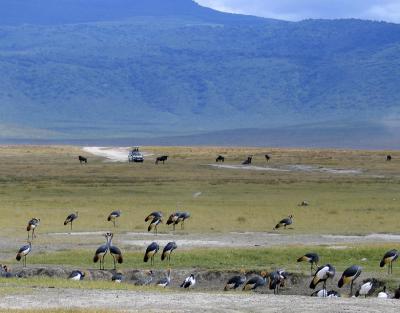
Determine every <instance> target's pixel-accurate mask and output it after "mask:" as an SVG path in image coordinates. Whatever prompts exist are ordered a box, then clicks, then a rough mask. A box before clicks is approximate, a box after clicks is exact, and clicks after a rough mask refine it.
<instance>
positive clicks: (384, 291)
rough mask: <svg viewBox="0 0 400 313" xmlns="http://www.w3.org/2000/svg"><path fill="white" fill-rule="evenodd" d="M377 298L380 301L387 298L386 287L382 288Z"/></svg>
mask: <svg viewBox="0 0 400 313" xmlns="http://www.w3.org/2000/svg"><path fill="white" fill-rule="evenodd" d="M378 298H381V299H388V298H389V295H388V293H387V292H386V286H384V287H383V290H382V291H380V292H379V293H378Z"/></svg>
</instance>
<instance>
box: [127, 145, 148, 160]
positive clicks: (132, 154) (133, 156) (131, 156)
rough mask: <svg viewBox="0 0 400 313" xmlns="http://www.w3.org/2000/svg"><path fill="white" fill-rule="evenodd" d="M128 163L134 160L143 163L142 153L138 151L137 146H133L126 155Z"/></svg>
mask: <svg viewBox="0 0 400 313" xmlns="http://www.w3.org/2000/svg"><path fill="white" fill-rule="evenodd" d="M128 160H129V163H131V162H136V163H143V161H144V157H143V154H142V153H141V152H140V151H139V147H134V148H133V149H132V151H131V152H129V155H128Z"/></svg>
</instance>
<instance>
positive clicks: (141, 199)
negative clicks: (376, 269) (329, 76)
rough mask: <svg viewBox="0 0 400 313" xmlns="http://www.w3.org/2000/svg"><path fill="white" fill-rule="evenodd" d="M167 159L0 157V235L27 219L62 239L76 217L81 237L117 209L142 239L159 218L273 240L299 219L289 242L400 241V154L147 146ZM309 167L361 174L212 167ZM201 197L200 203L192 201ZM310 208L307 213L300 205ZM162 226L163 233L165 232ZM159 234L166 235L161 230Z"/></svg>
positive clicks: (55, 150) (26, 150) (41, 153)
mask: <svg viewBox="0 0 400 313" xmlns="http://www.w3.org/2000/svg"><path fill="white" fill-rule="evenodd" d="M143 150H145V151H148V152H152V153H155V154H169V156H170V160H168V162H167V163H166V164H165V165H158V166H156V165H154V163H153V161H151V160H148V161H146V162H145V163H144V164H128V163H111V162H103V161H104V160H103V159H101V158H99V157H94V156H89V164H88V165H84V166H81V165H79V162H78V161H77V155H78V154H83V153H82V151H81V150H80V149H79V148H76V147H35V146H17V147H12V146H3V147H1V148H0V173H1V177H0V225H1V230H0V233H1V234H2V235H6V236H13V237H17V236H21V238H24V237H25V236H26V232H25V231H24V228H25V226H26V225H25V224H26V222H27V221H28V219H29V218H31V217H33V216H35V217H39V218H41V225H40V232H41V233H46V232H62V231H66V230H67V228H66V227H64V226H63V221H64V219H65V217H66V215H67V214H69V213H70V212H74V211H76V210H77V211H79V220H78V221H77V222H76V223H75V224H74V230H76V231H96V230H103V229H104V228H105V227H109V226H110V225H109V224H108V223H107V222H106V221H105V219H106V216H107V215H108V213H109V212H110V211H111V210H114V209H121V210H122V212H123V215H122V217H121V219H120V221H119V228H118V230H119V231H121V232H123V231H143V230H145V225H144V222H143V219H144V217H145V216H146V215H147V214H148V213H149V212H151V211H153V210H161V211H163V212H164V213H165V215H167V214H169V213H170V212H173V211H175V210H177V209H182V210H188V211H190V212H191V214H192V218H191V220H189V221H188V223H187V228H186V231H188V232H194V233H199V232H230V231H271V230H272V227H273V226H274V225H275V223H276V222H277V221H279V220H280V219H281V218H283V217H285V216H287V215H288V214H293V215H294V216H295V224H294V230H293V231H292V233H294V234H296V233H328V234H366V233H371V232H396V233H398V232H399V228H398V226H399V223H398V221H399V220H400V197H399V196H398V195H399V192H400V184H399V183H400V166H399V165H400V153H392V155H393V161H392V162H386V161H385V155H386V152H368V151H339V150H335V151H333V150H296V149H290V150H284V149H261V148H260V149H256V148H248V149H246V148H206V147H204V148H176V147H175V148H174V147H144V148H143ZM265 152H268V153H270V154H271V155H272V160H271V162H270V163H269V164H268V165H269V166H271V167H277V168H287V166H290V165H299V164H300V165H310V166H314V167H316V168H318V167H326V168H334V169H358V170H361V171H362V173H361V174H359V175H353V174H332V173H326V172H325V173H321V172H302V171H293V172H277V171H247V170H237V169H221V168H213V167H210V166H208V165H207V164H212V163H214V162H215V156H216V155H217V154H220V153H221V154H223V155H225V156H226V157H227V161H226V162H225V164H239V163H240V161H242V160H243V159H245V158H246V156H247V155H249V154H253V155H255V158H254V163H255V165H260V166H265V165H266V162H265V159H264V157H263V154H264V153H265ZM198 192H201V195H200V196H198V197H194V196H193V195H194V194H195V193H198ZM305 199H307V200H308V201H309V202H310V206H308V207H300V206H298V204H299V203H300V202H301V201H302V200H305ZM164 227H165V226H164ZM160 230H161V231H163V226H161V227H160Z"/></svg>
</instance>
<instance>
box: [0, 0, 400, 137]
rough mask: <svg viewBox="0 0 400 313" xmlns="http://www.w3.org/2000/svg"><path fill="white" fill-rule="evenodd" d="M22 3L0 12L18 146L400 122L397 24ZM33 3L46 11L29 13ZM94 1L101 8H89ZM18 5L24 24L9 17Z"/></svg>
mask: <svg viewBox="0 0 400 313" xmlns="http://www.w3.org/2000/svg"><path fill="white" fill-rule="evenodd" d="M22 2H23V1H22ZM22 2H16V3H17V4H15V1H3V2H2V4H1V5H0V12H3V13H0V17H1V18H0V21H1V22H0V71H1V73H2V75H1V77H0V104H1V105H0V124H3V127H9V126H10V125H11V126H12V127H13V129H15V128H16V129H17V128H19V127H23V128H33V129H36V131H32V132H26V131H15V133H14V137H30V138H84V137H88V138H93V137H127V136H132V135H133V134H134V135H135V136H139V137H140V136H149V135H160V134H161V135H163V134H168V135H173V134H186V133H195V132H198V131H205V130H207V131H212V130H222V129H234V128H246V127H257V128H269V127H282V126H286V125H297V124H301V123H309V122H312V123H315V122H324V121H327V120H329V121H330V122H329V124H330V125H334V124H335V122H336V121H337V120H342V119H346V120H349V121H350V122H352V121H355V120H356V121H374V122H380V121H384V120H387V119H393V118H394V119H396V118H397V114H398V99H399V93H400V90H399V88H398V86H399V84H400V78H399V76H398V75H397V73H398V70H399V64H400V57H399V56H400V53H399V52H400V51H399V50H400V25H396V24H388V23H383V22H381V23H379V22H369V21H361V20H332V21H327V20H307V21H303V22H298V23H290V22H282V21H276V20H269V19H260V18H256V17H245V16H240V15H232V14H224V13H219V12H216V11H213V10H210V9H206V8H202V7H200V6H198V5H197V4H195V3H194V2H192V1H190V0H179V1H171V2H169V3H170V4H171V5H169V6H167V7H166V6H165V1H155V0H152V1H149V2H147V1H146V2H145V4H144V2H143V1H140V2H138V1H129V3H128V2H127V1H126V0H125V1H123V0H119V1H117V2H115V5H114V6H112V8H110V1H109V0H102V1H100V0H98V1H95V0H90V1H89V0H87V1H83V0H82V1H78V0H74V1H63V2H60V4H59V6H57V7H55V6H51V5H50V2H51V1H50V2H49V1H44V0H43V1H39V0H36V1H31V4H30V5H31V6H33V7H30V10H31V11H28V9H27V7H26V5H27V4H26V3H24V4H23V6H22V5H21V4H20V3H22ZM39 2H40V3H42V6H39V8H42V9H41V10H40V12H41V13H40V14H39V13H38V14H36V15H35V14H30V13H29V12H36V11H35V3H39ZM94 3H96V4H97V6H96V8H97V9H96V10H89V9H87V8H92V7H93V6H91V4H93V5H94ZM113 3H114V2H113ZM138 3H139V4H138ZM140 3H141V4H140ZM15 5H19V7H18V10H19V12H25V13H26V14H19V15H16V14H14V15H13V14H11V13H10V12H11V8H13V6H15ZM28 8H29V7H28ZM85 8H86V9H87V10H86V11H85ZM36 9H37V10H38V7H36ZM78 9H79V10H78ZM24 10H25V11H24ZM17 12H18V11H17ZM38 12H39V11H38ZM69 12H74V13H73V14H72V15H71V14H69ZM76 12H78V13H76ZM79 12H80V13H79ZM28 13H29V14H28ZM75 13H76V14H75ZM6 15H7V18H6ZM4 125H5V126H4ZM38 129H40V130H38ZM4 136H5V135H3V137H4ZM7 137H13V136H12V134H8V135H7Z"/></svg>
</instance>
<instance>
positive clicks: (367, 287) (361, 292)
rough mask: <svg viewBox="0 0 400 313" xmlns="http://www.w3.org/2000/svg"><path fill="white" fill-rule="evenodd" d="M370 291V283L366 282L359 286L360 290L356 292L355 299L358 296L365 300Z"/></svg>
mask: <svg viewBox="0 0 400 313" xmlns="http://www.w3.org/2000/svg"><path fill="white" fill-rule="evenodd" d="M371 289H372V282H370V281H368V282H366V283H364V284H362V285H361V287H360V289H359V290H358V291H357V292H356V297H358V296H365V298H366V297H367V295H368V294H369V292H370V291H371Z"/></svg>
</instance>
